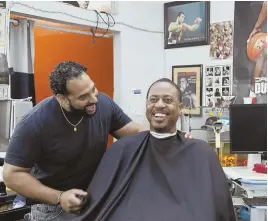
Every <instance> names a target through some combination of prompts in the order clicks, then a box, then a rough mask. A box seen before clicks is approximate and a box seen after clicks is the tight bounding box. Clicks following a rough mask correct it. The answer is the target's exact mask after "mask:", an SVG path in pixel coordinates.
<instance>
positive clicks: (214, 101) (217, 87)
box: [204, 64, 235, 108]
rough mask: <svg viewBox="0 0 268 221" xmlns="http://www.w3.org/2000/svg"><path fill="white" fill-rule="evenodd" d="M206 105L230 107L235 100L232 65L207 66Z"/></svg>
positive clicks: (205, 74)
mask: <svg viewBox="0 0 268 221" xmlns="http://www.w3.org/2000/svg"><path fill="white" fill-rule="evenodd" d="M204 78H205V84H206V86H205V103H206V104H205V105H204V106H206V107H216V108H226V107H227V108H228V107H229V105H230V103H232V102H234V98H235V97H234V96H232V79H233V72H232V65H231V64H225V65H214V66H206V67H205V73H204Z"/></svg>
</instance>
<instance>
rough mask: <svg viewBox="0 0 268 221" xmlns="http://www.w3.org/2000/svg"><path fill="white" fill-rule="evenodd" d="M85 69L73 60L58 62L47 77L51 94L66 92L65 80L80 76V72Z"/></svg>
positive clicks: (85, 69)
mask: <svg viewBox="0 0 268 221" xmlns="http://www.w3.org/2000/svg"><path fill="white" fill-rule="evenodd" d="M86 71H87V68H86V67H84V66H83V65H81V64H79V63H77V62H74V61H64V62H61V63H59V64H58V65H57V66H56V67H55V69H54V70H53V72H51V74H50V77H49V80H50V88H51V90H52V92H53V94H54V95H57V94H68V91H67V89H66V82H67V81H68V80H71V79H74V78H77V77H79V76H81V75H82V73H83V72H86Z"/></svg>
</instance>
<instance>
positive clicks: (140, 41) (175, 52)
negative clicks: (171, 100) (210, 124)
mask: <svg viewBox="0 0 268 221" xmlns="http://www.w3.org/2000/svg"><path fill="white" fill-rule="evenodd" d="M163 3H164V2H163V1H159V2H146V1H136V2H134V1H133V2H131V1H128V2H124V1H117V2H116V6H115V7H116V12H117V14H116V16H114V17H115V20H116V22H117V24H116V25H115V26H114V27H113V28H112V30H114V31H115V36H114V77H115V81H114V82H115V83H114V98H115V101H116V102H117V103H118V104H119V105H120V106H121V107H122V108H123V110H124V111H125V112H126V113H127V114H129V115H130V117H132V118H133V119H134V120H137V121H142V122H143V123H144V122H146V119H145V117H144V109H145V108H144V107H145V95H146V92H147V89H148V87H149V86H150V84H151V83H152V82H153V81H155V80H157V79H159V78H161V77H168V78H170V79H171V74H172V66H173V65H190V64H203V65H204V66H206V65H212V64H224V63H231V62H232V58H230V59H228V60H224V61H219V60H217V61H215V60H214V61H213V60H211V59H210V58H209V45H207V46H197V47H187V48H180V49H169V50H164V34H163V29H164V13H163V11H164V10H163V7H164V6H163ZM11 11H13V12H15V13H20V14H24V15H29V16H34V17H37V18H41V19H49V20H55V21H62V22H65V23H73V24H82V25H87V26H95V23H94V21H96V14H95V13H94V12H92V11H88V10H84V9H80V8H75V7H72V6H68V5H64V4H62V3H59V2H16V3H15V4H13V5H12V7H11ZM210 11H211V16H210V17H211V22H220V21H228V20H233V19H234V2H233V1H225V2H218V1H212V2H211V9H210ZM55 12H57V13H55ZM59 12H60V13H59ZM66 13H68V14H69V15H70V14H71V15H72V17H70V16H68V15H67V14H66ZM79 17H80V18H82V19H83V20H81V19H79ZM124 24H127V25H130V26H134V27H137V28H140V29H147V30H152V31H156V32H159V33H150V32H148V31H141V30H136V29H133V28H131V27H128V26H126V25H124ZM101 26H102V27H104V28H105V25H103V24H102V25H101ZM131 88H140V89H142V99H141V101H140V102H139V105H138V106H140V107H142V108H143V116H137V115H135V114H133V113H132V112H131V111H130V110H129V106H130V104H131V101H132V99H131V98H130V96H129V91H130V89H131ZM203 98H204V96H203ZM203 116H204V114H203ZM192 121H193V124H192V125H191V126H192V127H193V128H196V127H198V128H200V126H201V125H202V124H204V121H205V119H204V117H203V118H193V119H192ZM178 126H179V124H178ZM192 133H193V135H194V136H195V137H200V138H204V134H202V132H200V131H198V132H192Z"/></svg>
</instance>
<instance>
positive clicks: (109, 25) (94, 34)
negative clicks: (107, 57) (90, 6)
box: [90, 10, 115, 44]
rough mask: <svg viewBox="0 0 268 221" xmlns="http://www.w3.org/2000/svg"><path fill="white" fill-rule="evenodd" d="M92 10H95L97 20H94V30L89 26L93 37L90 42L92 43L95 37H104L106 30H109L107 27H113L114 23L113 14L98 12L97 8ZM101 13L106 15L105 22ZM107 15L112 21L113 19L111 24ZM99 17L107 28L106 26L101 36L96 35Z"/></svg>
mask: <svg viewBox="0 0 268 221" xmlns="http://www.w3.org/2000/svg"><path fill="white" fill-rule="evenodd" d="M94 11H95V12H96V15H97V22H96V26H95V30H93V28H90V30H91V33H92V36H93V38H92V44H94V42H95V38H102V37H104V36H105V35H106V34H107V32H108V31H109V28H110V27H113V26H114V25H115V20H114V18H113V16H112V15H111V14H109V13H106V12H98V11H97V10H94ZM102 13H103V14H105V15H106V16H107V20H108V21H107V22H106V21H105V20H104V18H103V17H102V16H101V14H102ZM109 16H110V17H111V18H112V21H113V23H112V24H111V23H110V19H109ZM99 18H101V19H102V21H103V22H104V23H105V24H106V25H107V28H106V30H105V32H104V33H103V34H102V35H101V36H96V32H97V29H98V28H99V27H98V25H99Z"/></svg>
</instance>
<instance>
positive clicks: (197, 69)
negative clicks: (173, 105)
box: [172, 65, 202, 116]
mask: <svg viewBox="0 0 268 221" xmlns="http://www.w3.org/2000/svg"><path fill="white" fill-rule="evenodd" d="M201 79H202V65H186V66H173V67H172V80H173V82H174V83H175V84H177V85H178V87H179V88H180V99H181V103H182V109H183V111H184V110H185V112H184V113H190V114H191V115H193V116H201V115H202V111H201V108H200V106H201V105H202V82H201Z"/></svg>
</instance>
